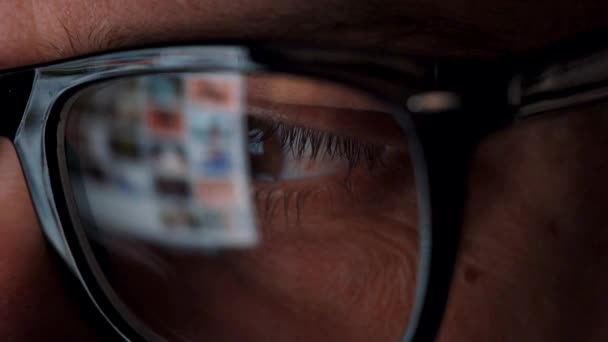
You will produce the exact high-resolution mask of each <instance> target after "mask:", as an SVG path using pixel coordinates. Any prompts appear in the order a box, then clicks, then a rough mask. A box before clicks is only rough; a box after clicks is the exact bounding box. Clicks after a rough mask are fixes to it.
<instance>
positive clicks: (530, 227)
mask: <svg viewBox="0 0 608 342" xmlns="http://www.w3.org/2000/svg"><path fill="white" fill-rule="evenodd" d="M547 6H549V4H544V3H541V2H537V3H534V4H529V3H523V2H522V3H511V2H507V1H500V2H487V3H482V4H479V3H478V2H475V3H474V2H472V1H464V0H459V1H449V2H447V3H446V2H445V1H441V2H439V1H437V2H431V3H429V2H425V3H415V2H407V3H403V2H399V5H396V4H390V3H388V2H387V5H386V6H380V5H377V4H374V5H373V6H372V5H352V4H349V3H348V2H346V1H344V2H341V1H332V2H329V3H323V4H321V3H315V2H306V3H304V4H303V3H300V2H281V3H276V2H271V1H256V2H244V1H243V2H240V1H239V2H232V3H231V4H230V5H226V4H224V3H223V2H222V3H221V4H220V2H217V3H214V2H212V1H209V2H198V1H175V2H169V1H153V2H150V1H146V2H145V5H144V1H112V0H108V1H103V2H96V3H95V5H91V3H85V2H74V1H5V2H2V4H0V12H1V13H12V14H13V15H11V16H8V17H6V18H5V19H4V20H3V21H2V22H0V32H9V33H10V34H5V35H2V36H1V37H0V46H2V47H3V49H2V50H1V51H0V66H2V67H6V68H8V67H12V66H17V65H23V64H29V63H35V62H42V61H50V60H54V59H57V58H61V57H69V56H73V55H78V54H82V53H86V52H93V51H101V50H106V49H111V48H116V47H123V46H133V45H143V44H148V43H154V42H164V41H179V40H183V39H212V38H239V39H273V40H284V41H288V40H298V41H308V42H319V43H327V44H342V45H350V46H352V45H355V46H364V47H372V48H374V47H375V48H378V47H382V49H386V50H391V51H398V52H408V53H420V54H425V55H437V56H460V57H466V58H471V59H479V58H493V57H497V56H502V55H505V54H511V53H516V52H521V51H525V50H528V49H531V48H535V47H540V46H543V45H545V44H548V43H550V42H553V41H557V40H560V39H562V38H564V37H567V36H571V35H573V34H575V33H577V32H582V31H588V30H593V29H597V28H601V27H602V24H603V22H606V19H607V18H605V17H602V14H603V13H608V12H607V11H606V8H601V7H602V6H608V5H604V4H600V3H598V4H594V3H591V2H579V3H577V5H576V6H572V7H571V6H568V5H567V4H566V2H563V3H562V2H557V3H555V2H551V4H550V6H551V11H550V14H549V13H548V12H547ZM144 7H145V9H146V10H145V11H143V10H142V8H144ZM368 7H369V8H368ZM385 8H388V9H390V10H386V9H385ZM370 13H373V14H374V15H370ZM286 22H289V23H290V25H289V27H288V29H286V28H285V27H284V24H285V23H286ZM539 22H540V23H542V25H537V24H533V25H529V23H539ZM193 28H196V29H193ZM303 37H305V38H303ZM604 111H605V108H604V106H603V105H596V106H587V107H585V108H577V109H576V110H570V111H563V112H562V113H559V114H560V115H555V116H552V117H549V118H544V119H539V120H530V121H529V122H522V123H519V124H517V125H516V126H514V127H513V128H511V129H509V130H505V131H503V132H500V133H497V134H496V135H494V136H492V137H489V138H488V139H487V141H485V142H484V143H483V144H482V145H481V146H480V148H479V151H478V152H477V154H476V156H475V159H474V164H473V170H472V172H471V179H470V180H471V186H470V187H471V189H470V190H471V198H470V200H469V202H468V203H467V215H466V224H465V227H464V231H463V234H464V235H463V241H462V247H461V252H460V255H459V259H458V266H457V270H456V275H455V281H454V285H453V291H452V294H451V298H450V303H449V306H448V309H447V312H446V318H445V322H444V325H443V326H442V330H441V332H440V336H439V340H440V341H539V340H548V341H572V340H580V341H604V340H606V339H607V338H608V331H607V330H606V328H605V327H607V326H608V312H607V310H606V307H608V299H607V297H606V296H605V294H604V293H603V292H604V291H603V290H604V289H606V288H608V277H607V276H605V275H604V274H605V272H604V271H605V269H606V266H608V253H607V252H606V250H608V249H607V248H606V247H608V231H607V230H606V229H604V226H605V224H606V221H605V215H604V212H605V208H604V207H603V203H606V198H605V197H606V196H607V195H606V193H608V192H606V191H605V190H606V189H607V186H608V183H607V181H606V177H605V174H606V172H607V171H608V165H606V162H604V161H603V160H602V159H601V158H598V156H602V155H604V152H603V151H606V148H608V140H607V139H606V138H604V136H605V132H606V129H607V128H608V126H607V125H608V122H607V119H606V117H605V115H604V113H603V112H604ZM567 114H570V115H567ZM0 175H1V177H2V180H3V186H2V187H1V188H0V203H3V205H2V206H1V207H0V227H3V229H1V230H0V241H1V242H0V244H1V247H2V248H0V266H1V267H0V270H2V271H1V272H0V293H2V294H3V297H2V299H1V300H0V336H3V337H5V338H6V340H11V341H30V340H42V339H44V340H64V341H65V340H68V341H71V340H73V341H78V340H94V339H95V336H96V332H95V331H94V330H93V329H92V328H91V327H90V326H89V324H88V323H87V322H86V321H85V320H83V319H82V318H81V315H80V311H79V310H80V309H79V306H78V303H75V302H74V299H73V298H71V297H70V296H68V294H67V291H66V290H65V288H64V285H63V284H62V282H61V280H60V277H59V274H58V272H57V271H56V268H55V267H54V265H52V264H51V263H50V261H49V254H48V253H49V251H48V250H47V248H46V246H45V244H44V240H43V237H42V235H41V233H40V230H39V228H38V226H37V222H36V219H35V215H34V212H33V209H32V207H31V204H30V202H29V198H28V195H27V191H26V188H25V184H24V180H23V178H22V176H21V171H20V168H19V165H18V162H17V159H16V156H15V152H14V150H13V148H12V147H11V146H10V144H9V143H8V142H7V141H3V142H2V144H1V145H0ZM295 328H298V327H295ZM387 337H389V336H387Z"/></svg>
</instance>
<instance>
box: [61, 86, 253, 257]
mask: <svg viewBox="0 0 608 342" xmlns="http://www.w3.org/2000/svg"><path fill="white" fill-rule="evenodd" d="M242 91H243V89H242V80H241V79H240V78H239V76H237V75H224V74H179V75H171V74H168V75H154V76H140V77H137V78H132V79H127V80H117V81H113V82H109V83H108V84H104V85H103V86H97V87H93V88H92V89H90V90H87V91H85V92H83V93H82V95H81V96H80V97H79V99H78V100H76V102H75V103H74V104H73V105H72V109H71V111H72V112H73V113H71V117H73V118H77V119H74V120H73V122H71V123H70V124H68V133H67V136H68V138H67V140H68V142H70V141H71V145H72V146H75V148H73V149H74V150H76V151H77V153H76V154H77V160H78V162H77V163H72V164H73V166H71V168H72V169H76V171H77V172H78V173H79V174H80V175H81V179H82V182H81V183H82V187H81V188H82V191H81V192H82V194H81V195H80V196H77V198H80V200H79V201H78V202H79V203H78V204H77V205H78V206H79V207H81V209H82V211H85V207H84V206H85V205H86V211H87V213H88V216H87V217H88V218H89V220H90V221H91V222H90V223H91V224H92V225H93V224H94V226H95V229H96V230H98V231H99V230H105V231H108V232H113V233H119V234H128V235H130V236H132V237H136V238H140V239H145V240H154V241H156V242H158V243H164V244H172V245H176V244H177V245H179V246H184V247H214V246H226V245H248V244H252V243H254V242H255V241H256V238H257V237H256V232H255V227H254V225H255V222H254V220H253V219H252V208H251V202H250V198H249V191H248V181H249V180H248V177H247V175H248V172H247V167H248V165H246V161H247V156H246V155H245V153H246V149H245V148H243V147H244V146H245V144H246V141H245V140H244V139H246V137H247V134H246V131H245V130H246V125H245V124H244V120H245V116H244V115H245V114H244V111H243V103H242V102H243V101H242V97H243V95H242ZM74 114H75V115H74ZM72 171H74V170H72ZM85 202H86V203H85Z"/></svg>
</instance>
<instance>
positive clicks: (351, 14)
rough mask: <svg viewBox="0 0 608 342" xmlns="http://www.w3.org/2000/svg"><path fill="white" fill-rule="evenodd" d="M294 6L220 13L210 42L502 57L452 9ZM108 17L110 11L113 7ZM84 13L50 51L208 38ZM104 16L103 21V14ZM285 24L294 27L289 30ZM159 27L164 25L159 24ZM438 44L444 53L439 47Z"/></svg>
mask: <svg viewBox="0 0 608 342" xmlns="http://www.w3.org/2000/svg"><path fill="white" fill-rule="evenodd" d="M167 6H169V5H167ZM106 7H107V6H106ZM175 7H176V8H180V7H181V8H186V9H189V13H190V14H189V15H192V16H193V17H196V15H197V12H200V17H201V18H205V15H207V14H208V15H213V14H217V13H214V12H213V11H211V12H209V11H207V9H208V8H207V6H206V5H205V4H201V3H200V2H199V1H193V0H188V1H185V2H183V4H182V3H180V4H175ZM293 7H294V8H291V7H288V6H287V5H285V6H284V7H280V6H278V7H277V8H273V11H272V12H266V13H264V11H261V10H260V8H255V7H254V9H252V10H251V11H245V12H243V13H241V12H238V11H236V12H235V18H234V23H231V22H230V18H229V17H227V16H226V15H227V14H226V13H223V15H224V17H222V16H220V18H219V19H218V18H214V20H215V21H218V22H219V25H216V27H215V28H213V30H215V31H217V30H218V29H221V28H222V27H223V26H226V28H228V29H227V30H224V31H226V35H225V36H221V35H220V36H217V39H215V38H214V39H213V40H220V39H222V38H225V39H238V38H239V36H242V37H243V39H244V40H254V41H255V40H272V41H278V42H281V41H283V42H285V41H290V42H293V41H296V42H297V41H301V42H303V43H306V42H308V43H314V44H317V43H319V44H321V45H323V44H332V45H334V44H335V43H339V44H341V45H344V46H345V47H350V46H352V47H366V48H381V49H387V48H388V49H394V50H398V51H402V52H407V53H411V54H421V55H422V54H433V55H435V54H437V55H456V54H467V55H473V54H475V53H483V54H488V53H490V54H496V53H499V52H502V51H504V48H503V47H502V45H503V44H502V41H501V40H500V39H499V38H497V37H496V35H495V34H493V33H489V32H487V31H486V30H484V29H483V28H482V27H481V26H480V25H477V24H474V23H471V22H467V21H463V20H461V19H462V18H458V17H457V16H456V15H450V11H449V10H447V11H445V12H442V13H439V12H437V11H436V8H435V7H436V5H433V4H432V3H428V4H427V3H426V2H419V3H418V2H415V3H413V4H412V3H399V2H395V3H393V2H392V1H386V2H383V3H382V4H377V3H368V2H354V3H352V2H348V1H347V0H339V1H333V2H330V3H323V4H317V5H315V4H314V2H312V5H302V6H297V7H296V6H293ZM261 8H263V6H262V7H261ZM107 11H113V9H110V8H108V9H107ZM249 12H251V13H249ZM79 13H80V12H79V11H74V13H72V12H71V11H69V10H66V13H64V14H63V15H62V16H61V17H58V18H57V20H58V21H59V25H60V26H61V28H62V30H63V32H64V33H63V36H64V39H65V40H66V42H67V44H66V45H63V44H61V42H55V43H54V44H53V43H52V42H49V45H50V46H52V47H53V49H54V50H56V53H57V54H58V55H59V57H62V58H66V57H73V56H75V55H79V54H84V53H90V52H96V51H105V50H114V49H119V48H125V47H141V46H145V45H147V44H150V45H151V44H155V45H156V44H163V43H170V42H172V41H175V42H178V41H184V40H185V41H188V42H191V41H192V40H193V39H194V40H196V39H197V38H198V37H197V36H200V39H202V40H205V38H209V37H208V35H207V34H206V33H205V32H206V28H203V27H200V28H199V30H200V31H201V32H200V34H198V35H197V34H195V33H191V32H187V34H186V36H187V37H185V38H184V37H183V36H180V35H179V33H180V30H179V29H175V30H172V28H171V27H165V28H164V30H163V27H162V26H159V27H156V26H152V27H146V26H136V27H132V26H129V25H128V24H125V23H121V22H120V20H119V19H118V18H119V16H117V17H116V20H115V21H112V18H110V19H109V20H107V19H106V18H104V17H94V18H93V19H92V20H91V21H92V22H91V23H87V24H84V25H83V24H81V23H80V20H81V19H80V18H79V17H78V15H79ZM100 13H102V15H103V13H104V10H101V11H100ZM176 13H178V12H176ZM220 13H222V12H220ZM273 13H274V14H273ZM244 14H249V15H250V18H249V23H248V24H247V25H246V26H244V27H243V30H242V32H239V27H238V25H242V23H243V20H242V19H243V18H241V17H242V16H243V15H244ZM142 18H143V19H145V17H143V16H142ZM285 22H289V23H290V24H289V25H288V26H286V27H284V26H283V23H285ZM159 25H162V24H160V21H159ZM165 25H167V24H166V23H165ZM231 25H233V27H232V28H231ZM156 29H159V30H156ZM152 30H154V31H167V32H168V34H159V32H156V34H152ZM196 30H197V27H192V28H191V31H193V32H194V31H196ZM220 31H221V30H220ZM212 33H213V32H212ZM241 33H242V34H241ZM433 46H434V47H433ZM437 46H442V48H441V49H438V48H437ZM429 50H430V51H431V53H429V52H430V51H429Z"/></svg>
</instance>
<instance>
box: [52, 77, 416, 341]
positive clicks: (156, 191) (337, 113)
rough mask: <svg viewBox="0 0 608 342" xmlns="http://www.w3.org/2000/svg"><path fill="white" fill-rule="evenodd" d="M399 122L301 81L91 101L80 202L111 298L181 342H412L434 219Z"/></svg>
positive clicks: (79, 104) (255, 80)
mask: <svg viewBox="0 0 608 342" xmlns="http://www.w3.org/2000/svg"><path fill="white" fill-rule="evenodd" d="M392 108H393V107H391V106H389V105H387V104H386V103H384V102H383V101H381V100H378V99H377V98H376V97H374V96H372V95H370V94H367V93H365V92H362V91H360V90H357V89H355V88H353V87H349V86H346V85H342V84H338V83H334V82H330V81H324V80H320V79H312V78H306V77H302V76H297V75H289V74H249V75H245V74H236V73H182V74H158V75H149V76H137V77H130V78H124V79H118V80H111V81H106V82H102V83H99V84H95V85H92V86H89V87H88V88H85V89H83V90H81V91H80V92H78V93H76V94H75V95H74V97H73V98H72V100H71V101H68V102H67V104H66V106H65V107H64V109H63V117H64V118H65V121H66V124H65V141H64V142H65V144H64V145H65V151H62V153H65V160H67V163H66V164H67V165H65V172H64V173H65V174H66V177H65V178H67V179H69V181H68V182H67V183H66V184H64V186H65V187H66V188H68V189H69V191H70V192H71V193H72V196H73V199H74V203H75V205H74V208H71V210H72V211H73V212H74V213H75V214H76V215H73V216H76V217H78V220H77V222H75V224H76V226H77V228H78V229H82V231H83V232H84V234H85V235H86V237H87V244H89V245H90V250H91V251H92V252H91V253H92V255H91V258H90V262H91V263H94V264H95V265H96V266H98V267H99V269H100V270H101V272H100V274H98V275H97V277H98V278H99V281H102V282H105V283H107V284H108V285H109V286H107V288H108V289H109V290H108V291H111V293H108V295H109V296H110V297H111V298H114V301H115V302H116V303H115V304H116V305H117V307H118V308H119V309H120V310H122V311H123V312H127V311H128V316H129V317H132V318H131V319H136V320H138V321H139V323H142V324H143V325H144V326H146V327H147V329H148V330H149V331H147V333H148V334H154V335H157V336H158V337H160V338H163V339H168V340H180V341H181V340H183V341H198V340H202V339H208V340H213V341H234V340H247V341H268V340H307V341H310V340H315V341H316V340H349V341H369V340H398V339H399V338H400V337H401V335H402V334H403V329H404V327H405V326H406V324H407V319H408V316H409V310H410V309H411V305H412V301H413V295H414V291H415V280H416V279H415V278H416V265H417V254H418V249H419V248H418V233H417V221H418V213H417V210H418V208H417V203H416V200H417V196H416V187H415V179H414V175H413V165H412V162H411V160H410V154H409V150H408V138H411V137H408V136H406V134H405V133H404V131H403V130H402V129H401V127H400V126H399V125H398V124H397V122H396V121H395V119H394V117H393V109H392Z"/></svg>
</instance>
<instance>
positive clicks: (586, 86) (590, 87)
mask: <svg viewBox="0 0 608 342" xmlns="http://www.w3.org/2000/svg"><path fill="white" fill-rule="evenodd" d="M605 99H608V51H606V50H605V51H602V52H599V53H594V54H590V55H587V56H585V57H582V58H578V59H574V60H572V61H569V62H565V63H561V64H555V65H552V66H549V67H547V68H544V69H542V70H540V71H537V72H532V73H528V74H526V73H523V74H520V75H517V76H515V77H514V78H513V79H512V81H511V84H510V87H509V101H510V102H511V105H514V106H515V107H516V108H517V114H516V118H526V117H531V116H535V115H539V114H541V113H544V112H548V111H552V110H557V109H562V108H566V107H572V106H576V105H582V104H588V103H592V102H596V101H601V100H605Z"/></svg>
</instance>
